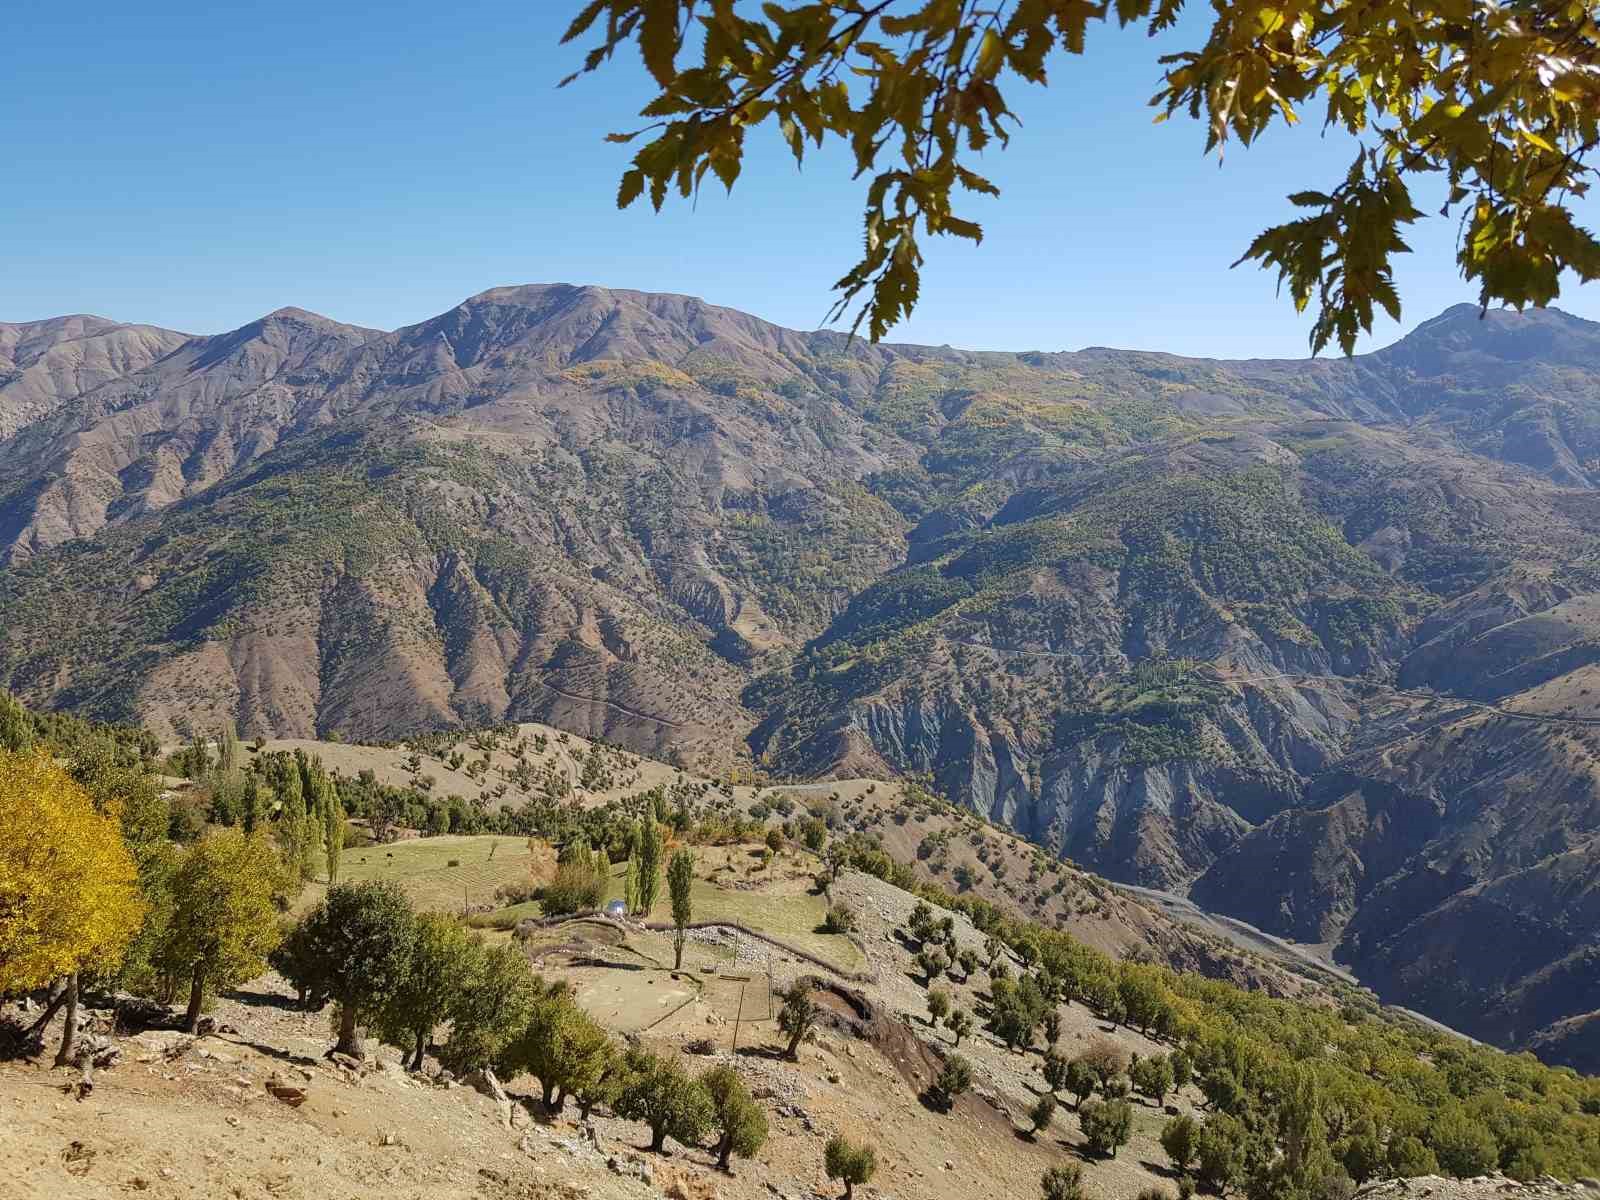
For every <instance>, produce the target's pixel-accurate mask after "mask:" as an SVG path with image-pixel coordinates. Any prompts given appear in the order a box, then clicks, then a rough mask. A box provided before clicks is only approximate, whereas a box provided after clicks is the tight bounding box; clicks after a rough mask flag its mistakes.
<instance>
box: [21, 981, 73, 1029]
mask: <svg viewBox="0 0 1600 1200" xmlns="http://www.w3.org/2000/svg"><path fill="white" fill-rule="evenodd" d="M66 1002H67V986H66V982H65V981H64V980H60V979H58V980H56V981H55V982H54V983H52V984H51V985H50V992H49V999H48V1000H47V1001H46V1003H45V1006H44V1012H43V1013H41V1014H40V1016H39V1019H38V1020H37V1021H35V1022H34V1023H33V1024H32V1025H29V1026H28V1032H27V1035H26V1036H28V1037H30V1038H32V1037H34V1036H35V1035H37V1034H41V1033H43V1032H44V1030H45V1026H47V1025H49V1024H50V1022H51V1021H53V1020H55V1018H56V1014H57V1013H58V1012H60V1011H61V1006H62V1005H63V1004H65V1003H66Z"/></svg>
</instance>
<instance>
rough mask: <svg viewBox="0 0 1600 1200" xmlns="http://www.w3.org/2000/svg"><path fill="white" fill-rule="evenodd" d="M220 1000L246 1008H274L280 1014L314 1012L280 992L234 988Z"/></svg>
mask: <svg viewBox="0 0 1600 1200" xmlns="http://www.w3.org/2000/svg"><path fill="white" fill-rule="evenodd" d="M221 998H222V999H224V1000H232V1001H234V1002H235V1003H238V1004H242V1005H244V1006H245V1007H246V1008H276V1009H278V1010H280V1011H282V1012H303V1013H309V1012H312V1011H314V1010H313V1009H309V1008H306V1007H304V1006H302V1005H301V1003H300V1001H299V1000H298V999H297V998H296V997H294V996H285V995H284V994H283V993H282V992H256V991H247V990H245V989H243V988H235V989H234V990H233V991H231V992H223V993H222V996H221Z"/></svg>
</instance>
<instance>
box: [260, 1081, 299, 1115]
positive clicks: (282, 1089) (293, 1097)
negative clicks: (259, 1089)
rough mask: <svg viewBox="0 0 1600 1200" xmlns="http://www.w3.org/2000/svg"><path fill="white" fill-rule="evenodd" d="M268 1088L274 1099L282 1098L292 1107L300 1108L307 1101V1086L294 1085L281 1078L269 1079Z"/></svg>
mask: <svg viewBox="0 0 1600 1200" xmlns="http://www.w3.org/2000/svg"><path fill="white" fill-rule="evenodd" d="M266 1089H267V1092H268V1093H269V1094H270V1095H271V1096H272V1098H273V1099H274V1100H281V1101H282V1102H283V1103H284V1104H287V1105H288V1106H289V1107H290V1108H299V1107H300V1106H301V1105H302V1104H304V1103H305V1102H306V1090H305V1088H299V1087H293V1086H291V1085H289V1084H287V1083H284V1082H283V1081H282V1080H281V1079H276V1078H274V1079H269V1080H267V1082H266Z"/></svg>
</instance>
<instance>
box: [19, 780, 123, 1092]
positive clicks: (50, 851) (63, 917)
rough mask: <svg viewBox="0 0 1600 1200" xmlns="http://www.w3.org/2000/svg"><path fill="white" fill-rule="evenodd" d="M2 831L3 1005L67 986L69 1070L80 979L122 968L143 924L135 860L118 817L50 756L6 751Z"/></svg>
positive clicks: (62, 999)
mask: <svg viewBox="0 0 1600 1200" xmlns="http://www.w3.org/2000/svg"><path fill="white" fill-rule="evenodd" d="M0 830H4V836H0V995H7V994H13V993H16V992H22V991H28V990H31V989H34V988H41V987H45V986H47V985H50V984H53V983H57V982H59V981H62V980H65V987H64V988H63V990H62V992H61V993H60V994H59V995H58V997H57V1000H58V1003H64V1004H65V1005H66V1008H67V1021H66V1029H65V1032H64V1033H63V1036H62V1039H61V1047H60V1050H59V1052H58V1053H57V1055H56V1061H57V1063H65V1062H69V1061H70V1060H71V1057H72V1053H73V1036H74V1034H75V1032H76V1018H77V1003H78V999H77V997H78V973H79V972H80V971H84V970H96V971H107V970H110V969H112V968H114V967H115V966H116V965H117V964H118V962H120V961H121V958H122V953H123V950H124V949H125V948H126V946H127V944H128V941H129V939H131V938H132V937H133V934H134V931H135V930H137V929H138V927H139V921H140V919H141V917H142V916H143V915H144V901H143V900H142V899H141V897H140V894H139V884H138V877H137V874H136V872H135V869H134V863H133V857H132V855H131V854H129V852H128V847H127V845H126V843H125V842H124V841H123V837H122V829H121V821H120V814H119V813H118V812H117V811H115V809H114V808H112V809H111V810H97V809H96V807H95V804H94V801H93V800H92V799H90V797H89V794H88V792H86V791H85V790H84V789H83V788H82V787H80V786H79V785H78V784H76V783H74V782H73V780H72V778H71V776H69V775H68V774H67V772H66V770H65V769H64V768H63V767H61V766H60V765H59V764H58V763H57V762H56V761H55V760H54V759H52V758H51V757H49V756H48V755H46V754H43V753H34V752H22V753H15V752H11V751H3V750H0ZM55 1007H56V1006H55V1005H52V1006H51V1010H50V1011H51V1012H53V1011H54V1008H55ZM48 1015H49V1014H48V1013H47V1017H48Z"/></svg>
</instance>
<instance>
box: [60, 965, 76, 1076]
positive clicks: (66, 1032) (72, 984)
mask: <svg viewBox="0 0 1600 1200" xmlns="http://www.w3.org/2000/svg"><path fill="white" fill-rule="evenodd" d="M66 997H67V1016H66V1021H65V1023H64V1024H63V1027H62V1030H61V1049H59V1050H57V1051H56V1066H58V1067H66V1066H71V1065H72V1056H73V1052H74V1050H75V1049H76V1048H77V1041H78V973H77V972H76V971H74V972H73V973H72V974H71V975H68V976H67V988H66Z"/></svg>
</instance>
